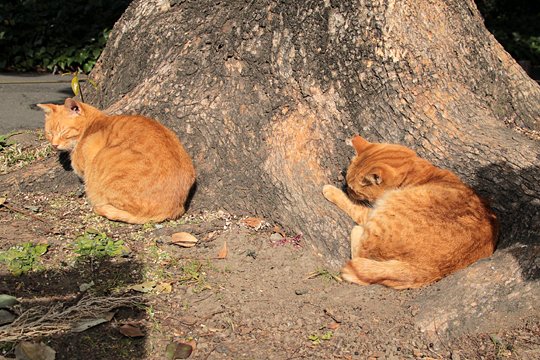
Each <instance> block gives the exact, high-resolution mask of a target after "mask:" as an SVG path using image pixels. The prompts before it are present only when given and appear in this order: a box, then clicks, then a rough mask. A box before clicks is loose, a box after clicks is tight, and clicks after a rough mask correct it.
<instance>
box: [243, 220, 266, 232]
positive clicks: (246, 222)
mask: <svg viewBox="0 0 540 360" xmlns="http://www.w3.org/2000/svg"><path fill="white" fill-rule="evenodd" d="M240 222H241V223H242V224H244V225H245V226H247V227H250V228H253V229H255V230H259V229H260V228H261V227H262V226H263V224H264V220H263V219H261V218H258V217H248V218H245V219H243V220H240Z"/></svg>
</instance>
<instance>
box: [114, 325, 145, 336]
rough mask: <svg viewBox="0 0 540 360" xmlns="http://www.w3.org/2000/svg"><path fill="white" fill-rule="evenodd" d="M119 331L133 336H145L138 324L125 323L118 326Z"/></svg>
mask: <svg viewBox="0 0 540 360" xmlns="http://www.w3.org/2000/svg"><path fill="white" fill-rule="evenodd" d="M118 331H119V332H120V334H122V335H124V336H127V337H131V338H137V337H143V336H144V333H143V332H142V330H141V329H140V328H139V327H138V326H136V325H133V324H124V325H122V326H120V327H119V328H118Z"/></svg>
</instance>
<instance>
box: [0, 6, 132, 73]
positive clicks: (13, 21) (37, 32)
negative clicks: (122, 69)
mask: <svg viewBox="0 0 540 360" xmlns="http://www.w3.org/2000/svg"><path fill="white" fill-rule="evenodd" d="M130 2H131V0H90V1H88V0H70V1H63V0H2V1H1V2H0V49H1V50H0V70H4V71H30V70H38V71H47V72H51V71H56V72H58V71H74V70H77V69H80V70H82V71H84V72H89V71H90V70H91V69H92V67H93V66H94V64H95V62H96V60H97V58H98V57H99V55H100V54H101V50H102V49H103V47H104V46H105V43H106V41H107V37H108V34H109V31H110V30H111V29H112V27H113V25H114V23H115V22H116V21H117V20H118V19H119V18H120V16H121V15H122V13H123V12H124V10H125V9H126V7H127V6H128V5H129V3H130Z"/></svg>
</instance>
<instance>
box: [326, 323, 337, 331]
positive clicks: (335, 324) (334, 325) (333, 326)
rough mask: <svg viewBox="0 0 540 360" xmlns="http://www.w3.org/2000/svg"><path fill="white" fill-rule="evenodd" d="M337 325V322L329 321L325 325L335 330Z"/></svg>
mask: <svg viewBox="0 0 540 360" xmlns="http://www.w3.org/2000/svg"><path fill="white" fill-rule="evenodd" d="M339 326H340V324H339V323H338V322H331V323H330V324H328V325H327V326H326V327H327V328H328V329H330V330H336V329H337V328H338V327H339Z"/></svg>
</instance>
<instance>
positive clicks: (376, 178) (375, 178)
mask: <svg viewBox="0 0 540 360" xmlns="http://www.w3.org/2000/svg"><path fill="white" fill-rule="evenodd" d="M382 182H383V179H382V171H381V170H380V169H373V170H371V171H370V172H369V173H368V174H367V175H366V176H364V178H363V179H362V185H364V186H369V185H380V184H381V183H382Z"/></svg>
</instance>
